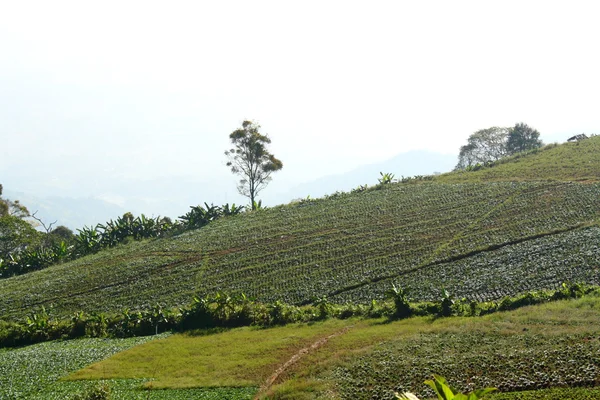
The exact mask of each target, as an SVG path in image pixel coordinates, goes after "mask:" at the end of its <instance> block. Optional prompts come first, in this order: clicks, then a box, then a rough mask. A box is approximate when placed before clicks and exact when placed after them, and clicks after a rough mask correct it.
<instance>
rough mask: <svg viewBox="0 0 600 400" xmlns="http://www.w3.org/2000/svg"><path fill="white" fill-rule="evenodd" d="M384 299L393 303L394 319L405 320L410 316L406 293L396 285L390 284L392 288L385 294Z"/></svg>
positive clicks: (410, 311)
mask: <svg viewBox="0 0 600 400" xmlns="http://www.w3.org/2000/svg"><path fill="white" fill-rule="evenodd" d="M385 294H386V297H388V298H390V299H392V301H393V302H394V317H396V318H407V317H410V315H411V314H412V310H411V308H410V303H409V299H408V296H407V295H406V292H405V291H404V290H403V289H402V288H400V287H396V285H394V284H392V288H391V289H390V290H388V291H387V292H386V293H385Z"/></svg>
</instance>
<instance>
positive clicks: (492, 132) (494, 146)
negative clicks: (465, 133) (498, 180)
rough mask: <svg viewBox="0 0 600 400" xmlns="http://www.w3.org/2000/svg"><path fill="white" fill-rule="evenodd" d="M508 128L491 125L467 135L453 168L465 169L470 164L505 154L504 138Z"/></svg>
mask: <svg viewBox="0 0 600 400" xmlns="http://www.w3.org/2000/svg"><path fill="white" fill-rule="evenodd" d="M507 136H508V128H502V127H498V126H493V127H491V128H487V129H481V130H478V131H477V132H475V133H473V134H472V135H471V136H469V139H468V140H467V144H466V145H464V146H462V147H461V148H460V153H459V155H458V164H457V165H456V168H455V169H457V170H458V169H465V168H467V167H469V166H471V165H475V164H478V163H479V164H483V163H485V162H488V161H496V160H498V159H500V158H502V157H504V156H505V155H506V154H507V151H506V138H507Z"/></svg>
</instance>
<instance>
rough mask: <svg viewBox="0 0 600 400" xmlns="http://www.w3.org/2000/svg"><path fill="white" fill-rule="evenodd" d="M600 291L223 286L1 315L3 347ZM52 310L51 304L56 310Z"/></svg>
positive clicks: (452, 311)
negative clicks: (306, 291) (149, 302)
mask: <svg viewBox="0 0 600 400" xmlns="http://www.w3.org/2000/svg"><path fill="white" fill-rule="evenodd" d="M590 294H591V295H596V296H598V295H600V287H598V286H590V285H584V284H571V283H564V284H562V286H561V287H560V288H559V289H558V290H547V291H532V292H528V293H525V294H522V295H519V296H515V297H506V298H504V299H502V300H501V301H499V302H495V301H491V302H476V301H468V300H466V299H460V300H458V299H454V298H453V297H452V296H451V295H450V294H448V293H447V292H445V291H444V293H443V296H442V298H440V299H439V300H438V301H434V302H419V303H416V302H411V301H409V299H408V298H407V296H406V294H405V293H404V291H403V290H402V289H398V288H396V287H394V288H393V289H392V290H390V291H389V292H388V299H389V300H388V301H382V302H377V301H375V300H373V301H371V303H370V304H366V305H364V304H342V305H340V304H333V303H331V302H329V301H328V300H327V298H326V297H322V298H319V299H315V300H314V302H313V303H312V304H310V305H306V306H293V305H289V304H285V303H282V302H281V301H276V302H274V303H270V304H265V303H261V302H257V301H255V300H253V299H250V298H248V297H247V296H245V295H244V294H238V295H231V294H227V293H223V292H218V293H217V294H215V295H212V296H205V297H195V298H194V299H193V302H192V303H191V304H189V305H187V306H184V307H179V308H172V309H168V308H166V307H164V306H162V305H160V304H156V305H155V306H154V307H152V308H151V309H147V310H139V311H131V310H129V309H125V310H123V311H122V312H121V313H118V314H110V315H109V314H104V313H92V314H85V313H84V312H77V313H74V314H73V315H72V316H71V318H68V319H55V318H52V317H51V315H50V313H49V311H48V310H47V309H45V308H44V307H42V308H41V309H39V310H38V311H37V312H32V313H30V314H29V315H27V316H25V317H24V319H23V320H22V321H20V322H6V321H1V320H0V348H2V347H14V346H22V345H28V344H33V343H38V342H43V341H48V340H56V339H72V338H78V337H132V336H147V335H154V334H158V333H162V332H165V331H186V330H193V329H222V328H234V327H240V326H260V327H269V326H276V325H285V324H290V323H298V322H305V323H306V322H313V321H321V320H325V319H328V318H338V319H347V318H351V317H362V318H382V317H384V318H387V319H389V320H397V319H403V318H408V317H411V316H433V317H449V316H472V317H474V316H481V315H486V314H490V313H494V312H498V311H508V310H514V309H517V308H519V307H524V306H528V305H535V304H541V303H546V302H549V301H556V300H563V299H571V298H579V297H582V296H584V295H590ZM50 311H51V310H50Z"/></svg>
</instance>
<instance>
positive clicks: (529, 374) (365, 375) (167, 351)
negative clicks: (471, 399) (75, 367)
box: [11, 296, 600, 399]
mask: <svg viewBox="0 0 600 400" xmlns="http://www.w3.org/2000/svg"><path fill="white" fill-rule="evenodd" d="M598 315H600V297H597V296H596V297H595V296H588V297H584V298H581V299H577V300H569V301H558V302H552V303H547V304H543V305H538V306H532V307H525V308H521V309H519V310H515V311H511V312H501V313H496V314H492V315H488V316H485V317H477V318H464V317H462V318H458V317H451V318H439V319H432V318H423V317H419V318H410V319H407V320H402V321H396V322H387V321H385V320H383V319H377V320H355V319H353V320H343V321H340V320H328V321H325V322H321V323H314V324H296V325H289V326H285V327H277V328H270V329H256V328H237V329H232V330H228V331H224V332H220V333H212V334H201V335H199V334H175V335H171V336H169V337H166V338H163V339H160V340H155V341H150V342H147V343H144V344H142V345H140V346H137V347H133V348H130V349H129V350H126V351H123V352H121V353H119V354H116V355H114V356H112V357H110V358H108V359H106V360H104V361H101V362H98V363H95V364H92V365H90V366H88V367H86V368H84V369H81V370H79V371H77V372H74V373H72V374H70V375H69V376H68V377H67V378H66V380H62V381H60V382H55V383H54V384H52V385H51V386H49V387H48V388H47V389H46V390H45V391H44V392H43V393H47V394H48V396H50V394H52V395H56V396H57V397H56V398H60V396H59V394H60V393H64V392H65V391H71V392H72V391H74V390H81V389H83V388H85V387H88V386H90V385H92V384H93V382H95V381H97V380H102V379H108V380H109V383H110V385H111V388H113V391H114V392H115V393H116V394H115V396H122V397H115V398H127V395H129V396H130V398H140V397H135V396H141V395H143V394H147V395H149V394H151V395H152V396H159V397H150V398H174V399H177V398H184V397H177V396H186V395H187V396H189V397H188V398H204V397H194V396H205V395H206V396H209V395H210V396H212V395H214V396H218V393H223V391H226V390H234V391H238V392H233V393H234V395H231V394H230V396H232V397H231V398H238V397H235V396H238V395H239V396H253V395H254V393H256V390H257V387H259V386H261V385H262V384H263V383H264V382H265V381H266V378H267V377H269V376H271V375H272V374H273V373H274V371H275V370H277V368H278V367H279V366H281V365H282V364H284V363H285V361H287V360H289V359H290V358H291V357H292V356H293V355H294V354H298V353H299V350H300V349H303V348H306V347H308V346H309V345H310V344H311V343H315V342H316V341H317V340H319V339H322V338H324V337H328V336H330V335H331V334H332V333H335V332H338V333H339V332H345V333H343V334H340V335H339V336H336V337H331V338H329V340H328V341H327V342H326V343H324V344H323V345H322V346H321V347H319V348H318V349H316V350H312V351H309V352H308V353H306V354H304V355H303V357H301V358H300V359H299V360H298V361H297V362H296V363H295V364H292V365H291V366H290V367H289V369H287V370H286V371H284V372H283V373H282V374H281V376H280V377H279V378H278V379H277V380H276V381H275V386H274V387H272V388H271V389H270V390H269V391H268V393H263V394H262V395H263V396H264V395H265V394H268V395H269V396H271V397H270V398H274V399H283V398H289V399H303V398H307V399H308V398H316V399H317V398H333V399H338V398H339V399H363V398H364V399H367V398H368V399H370V398H378V399H386V398H389V399H391V398H392V397H391V394H392V393H393V391H394V390H396V391H412V392H415V393H418V394H419V395H421V396H425V397H426V396H431V395H432V393H431V392H428V391H427V388H426V387H425V385H423V384H422V382H423V381H424V380H425V379H427V378H428V377H429V376H430V375H431V374H432V373H438V374H442V375H444V376H446V377H447V378H448V380H449V381H450V382H451V383H452V384H453V385H455V386H458V387H459V388H461V389H464V390H466V389H469V388H473V387H484V386H497V387H499V388H500V389H501V390H502V391H504V392H506V391H514V390H519V391H522V390H527V389H544V388H548V387H550V388H553V391H547V392H543V393H546V395H547V396H550V395H553V393H554V394H555V393H557V391H558V392H559V391H560V390H562V392H561V393H565V391H564V389H560V387H561V386H565V385H568V386H573V387H578V386H582V385H583V386H594V385H595V384H597V382H596V380H597V377H598V374H599V373H600V328H599V327H598ZM346 330H347V331H346ZM67 343H68V342H67ZM26 349H27V348H26ZM29 354H34V352H30V353H29ZM30 357H31V356H30ZM19 376H20V375H19V374H16V375H13V376H12V378H11V379H17V380H18V379H20V378H19ZM243 385H247V386H246V389H243V388H240V386H243ZM142 387H145V388H151V389H161V388H162V389H164V388H168V389H169V390H150V391H141V388H142ZM185 388H187V389H185ZM191 388H194V390H192V391H189V390H190V389H191ZM186 390H188V391H186ZM244 390H247V392H245V391H244ZM573 393H575V392H573ZM577 393H588V394H590V395H593V394H594V393H595V390H591V389H580V390H579V391H577ZM163 395H164V396H165V397H160V396H163ZM170 395H172V396H173V397H168V396H170ZM517 395H521V393H520V392H519V393H517ZM503 396H504V397H502V399H504V398H510V397H506V396H507V395H504V394H503ZM48 398H52V397H48ZM142 398H145V397H142ZM207 398H211V397H207ZM215 398H217V399H219V397H215ZM239 398H248V397H239ZM525 398H527V399H529V398H535V397H525ZM542 398H551V397H542Z"/></svg>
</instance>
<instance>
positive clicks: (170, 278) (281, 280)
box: [0, 182, 600, 318]
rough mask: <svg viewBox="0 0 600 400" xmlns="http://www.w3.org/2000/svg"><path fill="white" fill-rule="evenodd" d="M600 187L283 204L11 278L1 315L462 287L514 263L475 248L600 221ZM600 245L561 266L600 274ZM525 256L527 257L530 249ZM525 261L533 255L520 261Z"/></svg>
mask: <svg viewBox="0 0 600 400" xmlns="http://www.w3.org/2000/svg"><path fill="white" fill-rule="evenodd" d="M599 195H600V184H582V183H565V182H538V183H536V182H525V183H510V182H505V183H488V184H437V183H433V184H419V185H389V186H386V187H384V188H382V189H381V190H372V191H367V192H363V193H355V194H345V195H340V196H334V197H332V198H330V199H327V200H323V199H320V200H312V201H304V202H300V203H296V204H291V205H287V206H279V207H274V208H272V209H269V210H266V211H263V212H256V213H248V214H244V215H240V216H237V217H234V218H224V219H221V220H218V221H216V222H215V223H213V224H210V225H208V226H206V227H204V228H202V229H199V230H197V231H192V232H187V233H185V234H182V235H179V236H176V237H173V238H169V239H158V240H150V241H146V242H141V243H132V244H130V245H127V246H121V247H118V248H115V249H111V250H107V251H104V252H101V253H99V254H97V255H94V256H90V257H86V258H82V259H79V260H76V261H74V262H71V263H68V264H64V265H58V266H55V267H51V268H48V269H46V270H42V271H38V272H34V273H31V274H27V275H23V276H19V277H14V278H10V279H5V280H3V282H2V285H1V286H0V315H2V316H3V317H4V318H16V317H22V316H23V314H24V313H26V312H27V311H28V310H31V309H32V308H33V307H37V306H40V305H42V304H44V305H46V306H47V307H49V306H50V305H51V304H52V305H53V306H54V312H55V313H57V314H63V315H68V314H70V313H72V312H74V311H77V310H85V311H88V312H92V311H120V310H122V309H123V308H125V307H129V308H133V309H135V308H141V307H145V306H151V305H153V304H155V303H156V302H162V303H165V304H167V305H177V304H182V303H188V302H189V301H190V299H191V297H192V295H194V294H195V293H199V294H212V293H214V292H216V291H217V290H225V291H230V292H244V293H246V294H248V295H250V296H253V297H256V298H258V299H260V300H264V301H274V300H283V301H286V302H290V303H296V304H298V303H303V302H308V301H311V299H312V298H314V297H320V296H323V295H330V296H336V297H337V298H339V299H340V300H343V301H366V300H370V299H372V298H376V297H380V296H381V290H382V288H383V287H385V286H386V285H389V282H390V280H393V279H397V278H398V277H401V278H402V279H406V280H407V282H408V283H407V285H408V287H410V288H415V291H416V286H415V285H417V283H418V282H421V283H427V285H428V286H427V288H433V287H434V286H435V287H439V286H440V285H441V284H445V285H447V286H452V287H458V286H461V285H463V284H464V282H463V280H461V279H460V278H457V276H460V274H466V275H472V272H471V271H472V270H473V269H477V268H479V267H477V266H476V264H475V263H476V262H479V263H484V264H485V263H489V265H488V266H487V267H486V268H488V269H490V270H491V269H493V268H495V267H494V265H496V264H494V263H500V262H504V259H502V258H501V257H500V258H494V257H493V256H492V255H490V256H489V257H491V258H489V262H488V261H485V262H484V261H481V260H480V258H481V257H483V256H480V257H479V258H477V257H475V258H473V260H474V261H473V264H468V263H467V261H465V260H460V261H459V259H461V258H462V257H464V256H465V255H473V254H478V253H479V252H481V251H487V250H490V249H493V248H494V247H497V246H503V245H507V244H512V243H518V242H519V241H522V240H524V239H525V238H529V239H533V238H535V237H536V235H543V234H547V233H551V232H554V233H557V234H558V233H560V232H561V231H565V230H567V231H568V230H572V229H575V228H577V227H583V226H585V225H586V224H597V223H598V222H599V221H600V196H599ZM581 232H583V231H581ZM585 232H586V235H593V234H594V232H596V231H585ZM590 232H592V233H590ZM589 240H592V241H593V240H594V239H593V238H590V239H589ZM596 243H597V240H596ZM523 247H524V248H526V247H527V245H526V244H523ZM515 251H517V250H515ZM518 251H520V252H521V253H522V254H525V253H526V250H518ZM565 251H567V250H565ZM574 251H575V250H572V252H574ZM588 251H590V252H591V256H590V257H589V260H588V261H586V262H585V263H584V264H577V265H575V263H580V260H578V259H576V258H567V260H571V261H568V263H569V264H568V268H571V269H573V268H575V267H580V268H583V269H586V268H587V269H588V271H587V272H581V273H579V272H578V273H575V272H573V273H571V274H563V275H561V277H562V276H568V277H571V276H572V277H573V279H575V278H578V279H579V278H582V279H586V280H589V281H594V279H597V272H596V275H594V273H593V271H597V269H595V270H594V268H596V267H595V266H594V262H596V261H597V260H598V259H600V255H599V254H598V249H597V248H590V249H588ZM493 254H495V253H493ZM527 254H528V256H531V257H542V255H541V254H537V253H527ZM553 254H555V255H556V256H560V257H562V256H563V254H562V253H553ZM452 260H455V262H450V261H452ZM513 263H517V264H516V265H517V267H519V264H518V259H515V261H514V262H513ZM486 265H487V264H486ZM525 265H528V266H530V265H531V264H523V265H522V266H521V267H519V268H521V269H523V268H525V267H524V266H525ZM496 267H497V266H496ZM549 268H550V267H549ZM551 268H554V269H553V271H554V270H556V267H551ZM445 271H447V273H446V272H445ZM495 271H497V275H502V273H501V272H499V271H500V270H499V269H497V270H495ZM532 273H534V272H532ZM544 273H545V272H544ZM544 273H540V274H539V276H540V277H537V278H535V279H534V278H532V279H531V280H530V281H531V285H529V286H528V287H529V288H538V287H537V286H536V285H538V284H543V285H548V284H550V283H549V282H548V280H547V279H546V278H541V277H542V276H545V275H544ZM505 275H506V276H508V277H510V276H511V275H510V274H508V273H505ZM494 276H495V275H494ZM515 276H516V275H515ZM411 277H412V278H411ZM478 279H479V280H480V281H481V282H480V283H479V284H475V283H472V284H471V283H469V284H468V285H467V286H465V287H466V288H468V290H471V289H472V290H474V291H475V293H476V294H473V296H481V297H482V298H494V296H496V295H497V294H498V293H496V292H498V290H501V289H500V288H498V287H497V286H498V285H496V287H492V286H489V284H486V283H485V282H486V281H485V280H484V278H483V277H482V278H478ZM511 279H513V280H514V279H517V278H506V279H504V280H502V279H496V280H495V281H493V282H500V283H501V284H502V285H510V288H511V289H510V290H512V289H513V288H514V287H515V286H514V284H513V283H512V281H511ZM557 279H558V278H557ZM488 281H489V280H488ZM473 282H475V280H473ZM486 285H487V286H486ZM387 287H389V286H387ZM521 287H522V285H521V286H519V290H520V288H521ZM427 288H425V289H423V293H422V294H419V295H418V296H417V295H415V296H417V297H423V298H427V297H429V296H432V295H433V293H434V289H427ZM353 289H354V290H353ZM468 290H467V291H468ZM502 290H504V289H502ZM504 291H505V292H506V290H504ZM455 292H456V293H457V294H459V293H460V295H461V296H462V295H463V292H462V291H460V290H456V291H455ZM24 293H26V294H25V295H24ZM494 293H496V294H494ZM503 293H504V292H503ZM464 294H465V295H467V294H468V293H467V292H466V291H465V293H464Z"/></svg>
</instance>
